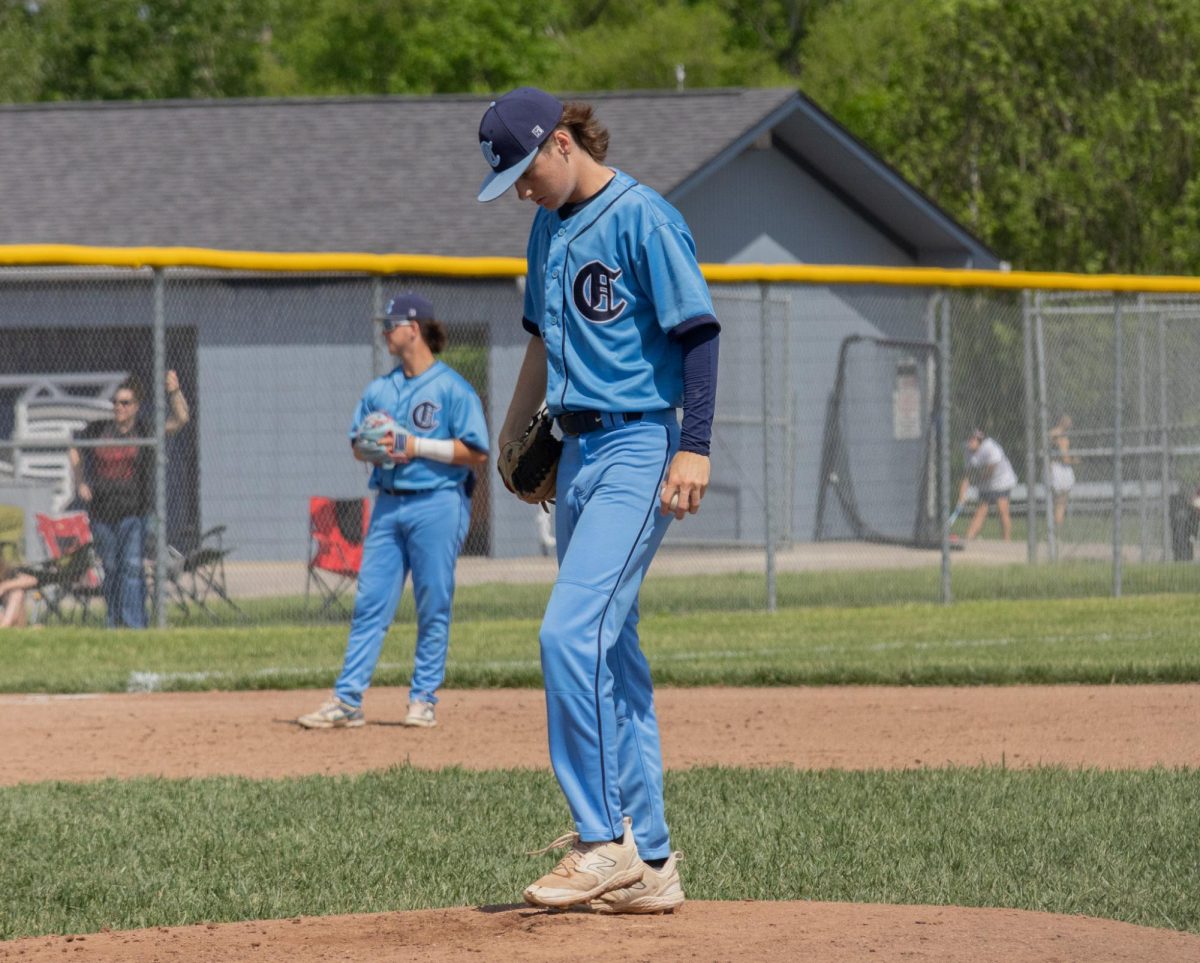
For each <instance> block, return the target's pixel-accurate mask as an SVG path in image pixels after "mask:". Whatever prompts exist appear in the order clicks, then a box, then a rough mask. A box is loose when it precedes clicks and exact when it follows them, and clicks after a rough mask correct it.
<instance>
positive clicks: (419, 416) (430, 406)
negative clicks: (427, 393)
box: [412, 401, 441, 431]
mask: <svg viewBox="0 0 1200 963" xmlns="http://www.w3.org/2000/svg"><path fill="white" fill-rule="evenodd" d="M440 409H441V405H435V404H434V403H433V402H432V401H422V402H421V403H420V404H419V405H417V407H415V408H414V409H413V413H412V420H413V424H414V425H416V426H417V427H418V428H420V429H421V430H422V431H430V430H431V429H433V428H436V427H437V413H438V411H439V410H440Z"/></svg>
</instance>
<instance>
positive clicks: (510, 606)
mask: <svg viewBox="0 0 1200 963" xmlns="http://www.w3.org/2000/svg"><path fill="white" fill-rule="evenodd" d="M1043 551H1044V549H1043ZM955 557H957V553H956V556H955ZM702 567H703V561H702V560H698V561H697V568H698V570H697V572H696V574H694V575H688V576H655V575H653V574H651V576H650V577H649V578H648V579H647V580H646V582H645V584H644V586H643V588H642V592H641V596H640V606H641V611H642V613H643V614H645V615H654V614H666V613H686V612H726V611H728V612H734V611H738V612H745V611H759V612H761V611H764V610H765V609H766V605H767V589H766V577H765V575H764V574H763V573H762V572H741V573H732V574H721V575H704V574H702ZM951 589H952V592H953V596H954V599H955V601H956V602H971V601H982V600H988V599H991V600H1003V599H1014V600H1016V599H1045V598H1104V597H1108V596H1111V594H1112V564H1111V562H1095V561H1064V562H1060V563H1058V564H1055V565H1048V564H1047V565H1033V566H1031V565H1004V566H991V565H989V566H970V565H959V566H956V567H953V569H952V580H951ZM1122 589H1123V592H1124V594H1126V595H1131V596H1132V595H1149V594H1160V593H1167V592H1174V593H1193V594H1195V593H1200V565H1181V564H1144V565H1143V564H1136V565H1135V564H1132V563H1130V564H1127V565H1126V566H1125V568H1124V573H1123V579H1122ZM549 596H550V586H549V585H548V584H516V585H508V584H497V583H491V584H484V585H468V586H462V587H460V588H459V589H458V591H457V593H456V594H455V601H454V611H455V619H456V620H458V621H459V622H462V621H464V620H473V619H503V618H514V619H534V618H540V617H541V614H542V611H543V610H544V609H545V607H546V600H547V599H548V598H549ZM940 599H941V575H940V570H939V568H938V567H937V566H936V565H934V566H923V567H915V568H908V569H884V570H863V571H830V572H782V573H779V574H778V577H777V585H776V604H777V605H778V607H780V608H798V607H809V606H836V607H857V606H864V605H886V604H893V603H898V602H938V601H940ZM238 604H239V605H240V606H241V607H242V608H243V609H244V610H245V612H246V615H247V618H246V619H245V620H244V621H241V622H239V621H238V620H237V619H236V618H235V617H234V616H233V613H232V612H231V610H229V609H222V608H221V606H219V605H218V606H216V608H215V610H216V613H217V616H218V620H219V623H220V624H225V625H237V624H253V625H271V624H283V625H290V624H293V623H296V622H303V623H307V624H314V623H315V624H322V623H323V624H343V623H344V622H345V618H346V617H345V615H339V614H337V613H336V610H334V611H332V612H331V613H330V614H327V615H325V616H323V617H322V616H321V615H320V614H319V610H318V607H317V606H316V605H315V604H313V605H310V606H309V607H308V608H306V607H305V604H304V599H303V597H302V596H296V597H281V598H268V599H250V600H244V601H239V603H238ZM400 615H401V617H402V618H411V617H412V593H411V591H408V590H406V591H405V593H404V599H403V601H402V602H401V606H400ZM169 618H170V621H171V624H172V625H177V626H179V627H181V628H186V627H188V626H189V624H190V625H202V624H206V623H205V622H204V621H203V620H202V619H200V618H199V617H193V618H192V620H191V622H190V623H189V622H186V621H185V620H183V619H182V618H181V617H180V615H179V613H178V611H177V610H175V609H172V610H171V613H170V616H169Z"/></svg>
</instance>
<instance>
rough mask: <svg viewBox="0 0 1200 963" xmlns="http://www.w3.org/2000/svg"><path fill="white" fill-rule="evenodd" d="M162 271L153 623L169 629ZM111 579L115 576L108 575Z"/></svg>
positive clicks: (157, 287)
mask: <svg viewBox="0 0 1200 963" xmlns="http://www.w3.org/2000/svg"><path fill="white" fill-rule="evenodd" d="M164 284H165V279H164V277H163V269H162V268H155V269H154V280H153V290H154V515H155V517H156V518H157V520H158V528H157V531H156V532H155V533H154V620H155V624H156V625H157V626H158V627H159V628H160V629H165V628H166V627H167V607H166V605H165V604H164V598H165V595H166V592H165V588H166V583H167V383H166V382H167V332H166V309H165V307H164V298H163V288H164ZM107 577H109V578H111V577H113V576H112V573H109V574H108V576H107Z"/></svg>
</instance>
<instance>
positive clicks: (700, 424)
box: [679, 318, 721, 455]
mask: <svg viewBox="0 0 1200 963" xmlns="http://www.w3.org/2000/svg"><path fill="white" fill-rule="evenodd" d="M720 335H721V327H720V325H719V324H717V323H716V319H715V318H712V319H711V321H710V323H708V324H701V325H697V326H696V327H692V328H690V329H689V330H687V331H685V332H684V333H683V334H682V335H680V337H679V343H680V345H681V346H682V348H683V426H682V428H681V429H680V433H679V450H680V451H691V452H695V453H696V454H697V455H707V454H708V450H709V442H710V441H711V440H712V423H713V411H714V409H715V408H716V403H717V345H718V344H719V342H720Z"/></svg>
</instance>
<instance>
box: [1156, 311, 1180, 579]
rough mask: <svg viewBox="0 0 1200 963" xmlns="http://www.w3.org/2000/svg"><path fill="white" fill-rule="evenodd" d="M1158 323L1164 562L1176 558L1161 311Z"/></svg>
mask: <svg viewBox="0 0 1200 963" xmlns="http://www.w3.org/2000/svg"><path fill="white" fill-rule="evenodd" d="M1155 320H1156V321H1157V322H1158V423H1159V425H1160V429H1159V444H1160V445H1161V454H1160V457H1161V458H1162V469H1161V471H1160V472H1159V478H1160V482H1159V492H1158V494H1159V500H1160V501H1161V502H1162V532H1163V536H1162V550H1163V561H1164V562H1169V561H1171V560H1172V558H1173V557H1174V552H1175V549H1174V546H1173V545H1172V544H1171V495H1170V491H1171V429H1170V425H1168V424H1167V418H1168V417H1170V411H1169V408H1168V406H1167V319H1166V317H1164V315H1163V313H1162V312H1161V311H1158V312H1156V314H1155Z"/></svg>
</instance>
